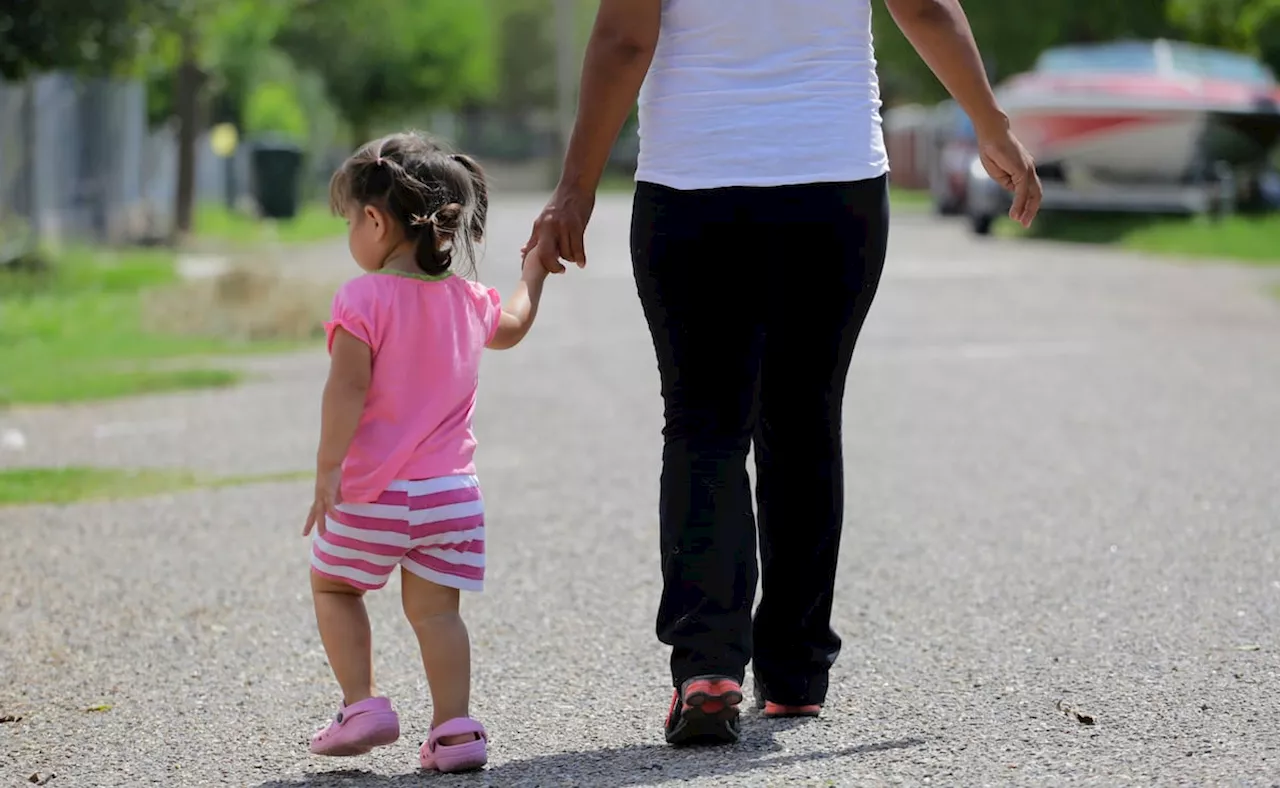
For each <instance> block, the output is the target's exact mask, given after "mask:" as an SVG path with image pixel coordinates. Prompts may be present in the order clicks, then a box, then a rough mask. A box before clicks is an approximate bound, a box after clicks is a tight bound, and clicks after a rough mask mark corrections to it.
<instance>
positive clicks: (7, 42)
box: [0, 0, 139, 79]
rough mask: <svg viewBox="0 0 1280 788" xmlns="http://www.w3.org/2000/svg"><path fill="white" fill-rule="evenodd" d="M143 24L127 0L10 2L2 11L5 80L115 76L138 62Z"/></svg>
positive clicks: (0, 61) (0, 49)
mask: <svg viewBox="0 0 1280 788" xmlns="http://www.w3.org/2000/svg"><path fill="white" fill-rule="evenodd" d="M138 25H139V13H138V7H137V6H136V5H134V3H133V2H131V1H126V0H9V2H6V3H5V4H4V7H3V8H0V77H3V78H5V79H20V78H22V77H24V76H26V75H27V74H30V73H32V72H38V71H46V70H53V69H72V70H78V71H86V72H91V73H99V74H101V73H108V72H112V71H114V70H116V69H117V68H118V67H119V66H120V65H121V64H124V63H128V62H129V61H130V60H131V59H132V58H133V56H134V54H135V52H136V48H137V44H138V36H137V31H138Z"/></svg>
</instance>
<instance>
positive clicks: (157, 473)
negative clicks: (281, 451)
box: [0, 466, 312, 506]
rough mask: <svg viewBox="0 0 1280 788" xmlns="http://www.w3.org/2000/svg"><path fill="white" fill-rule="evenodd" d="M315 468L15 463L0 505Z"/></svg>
mask: <svg viewBox="0 0 1280 788" xmlns="http://www.w3.org/2000/svg"><path fill="white" fill-rule="evenodd" d="M311 476H312V474H311V472H309V471H290V472H285V473H266V474H257V475H243V476H222V477H211V478H205V477H201V476H198V475H196V474H194V473H191V472H190V471H169V470H121V469H116V468H91V467H83V466H80V467H67V468H13V469H7V470H0V506H20V505H24V504H37V503H52V504H68V503H76V502H79V501H93V500H120V499H125V498H142V497H146V496H149V495H159V494H162V493H170V492H181V491H184V490H194V489H200V488H210V487H232V486H238V485H244V484H258V483H263V482H275V481H294V480H298V479H309V478H311Z"/></svg>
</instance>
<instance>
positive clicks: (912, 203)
mask: <svg viewBox="0 0 1280 788" xmlns="http://www.w3.org/2000/svg"><path fill="white" fill-rule="evenodd" d="M889 203H890V205H891V206H892V207H893V208H894V209H895V210H910V211H925V210H929V209H931V208H932V206H933V197H932V196H930V194H929V190H928V189H903V188H900V187H893V186H890V187H889Z"/></svg>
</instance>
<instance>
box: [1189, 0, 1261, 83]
mask: <svg viewBox="0 0 1280 788" xmlns="http://www.w3.org/2000/svg"><path fill="white" fill-rule="evenodd" d="M1169 17H1170V18H1171V19H1172V20H1173V21H1174V22H1175V23H1177V24H1178V25H1179V26H1180V27H1181V28H1182V29H1183V30H1185V31H1187V33H1188V34H1189V35H1191V36H1192V37H1193V38H1194V39H1195V40H1196V41H1198V42H1200V43H1204V44H1211V45H1215V46H1223V47H1229V48H1231V49H1238V50H1240V51H1242V52H1248V53H1250V54H1253V55H1257V56H1258V57H1260V58H1261V59H1262V60H1263V61H1264V62H1265V63H1266V64H1267V65H1269V66H1270V67H1271V68H1272V69H1273V70H1275V71H1280V0H1169Z"/></svg>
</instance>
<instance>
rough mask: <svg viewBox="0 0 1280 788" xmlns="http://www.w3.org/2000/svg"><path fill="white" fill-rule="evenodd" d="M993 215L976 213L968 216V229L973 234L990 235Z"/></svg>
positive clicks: (993, 219)
mask: <svg viewBox="0 0 1280 788" xmlns="http://www.w3.org/2000/svg"><path fill="white" fill-rule="evenodd" d="M994 221H995V217H994V216H991V215H990V214H977V215H974V216H970V217H969V229H971V230H973V232H974V234H975V235H991V225H992V223H994Z"/></svg>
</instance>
